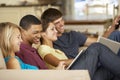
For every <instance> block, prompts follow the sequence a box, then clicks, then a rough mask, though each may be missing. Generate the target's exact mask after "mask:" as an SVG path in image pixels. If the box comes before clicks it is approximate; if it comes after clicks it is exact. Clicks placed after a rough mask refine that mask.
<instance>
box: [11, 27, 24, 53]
mask: <svg viewBox="0 0 120 80" xmlns="http://www.w3.org/2000/svg"><path fill="white" fill-rule="evenodd" d="M21 42H22V39H21V33H20V31H19V30H18V29H15V32H14V34H13V35H12V39H11V43H12V46H13V51H14V52H17V51H19V50H20V43H21Z"/></svg>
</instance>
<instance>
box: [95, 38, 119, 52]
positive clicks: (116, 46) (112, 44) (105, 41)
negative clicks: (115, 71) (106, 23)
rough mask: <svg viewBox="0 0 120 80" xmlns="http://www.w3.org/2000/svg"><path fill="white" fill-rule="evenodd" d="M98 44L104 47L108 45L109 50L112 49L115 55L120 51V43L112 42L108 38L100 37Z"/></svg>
mask: <svg viewBox="0 0 120 80" xmlns="http://www.w3.org/2000/svg"><path fill="white" fill-rule="evenodd" d="M97 42H100V43H102V44H104V45H106V46H107V47H108V48H110V49H111V50H112V51H113V52H114V53H115V54H117V53H118V51H119V49H120V43H119V42H116V41H113V40H110V39H108V38H104V37H101V36H99V37H98V40H97Z"/></svg>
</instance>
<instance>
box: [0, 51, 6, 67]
mask: <svg viewBox="0 0 120 80" xmlns="http://www.w3.org/2000/svg"><path fill="white" fill-rule="evenodd" d="M0 69H6V65H5V61H4V58H3V55H2V52H1V49H0Z"/></svg>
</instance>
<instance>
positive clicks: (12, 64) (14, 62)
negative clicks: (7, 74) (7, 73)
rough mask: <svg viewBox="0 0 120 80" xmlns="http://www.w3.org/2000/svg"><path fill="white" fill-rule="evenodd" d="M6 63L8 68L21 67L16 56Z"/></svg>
mask: <svg viewBox="0 0 120 80" xmlns="http://www.w3.org/2000/svg"><path fill="white" fill-rule="evenodd" d="M6 65H7V69H21V68H20V64H19V62H18V60H17V59H16V58H10V59H9V61H8V62H7V64H6Z"/></svg>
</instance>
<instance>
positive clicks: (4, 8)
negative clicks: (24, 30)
mask: <svg viewBox="0 0 120 80" xmlns="http://www.w3.org/2000/svg"><path fill="white" fill-rule="evenodd" d="M119 5H120V0H0V22H6V21H8V22H13V23H16V24H18V25H19V21H20V19H21V17H23V16H24V15H26V14H33V15H35V16H36V17H38V18H39V19H40V16H41V14H42V12H43V11H44V10H46V9H48V8H50V7H52V8H56V9H59V10H60V11H61V12H62V13H63V15H64V19H65V24H66V25H65V29H66V31H70V30H75V31H79V32H83V33H85V34H88V35H92V36H93V35H94V36H96V35H102V34H103V32H104V31H105V30H106V28H107V27H108V26H109V25H111V23H112V21H113V20H114V18H115V17H116V16H118V15H119V14H120V12H119V11H120V7H119Z"/></svg>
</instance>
